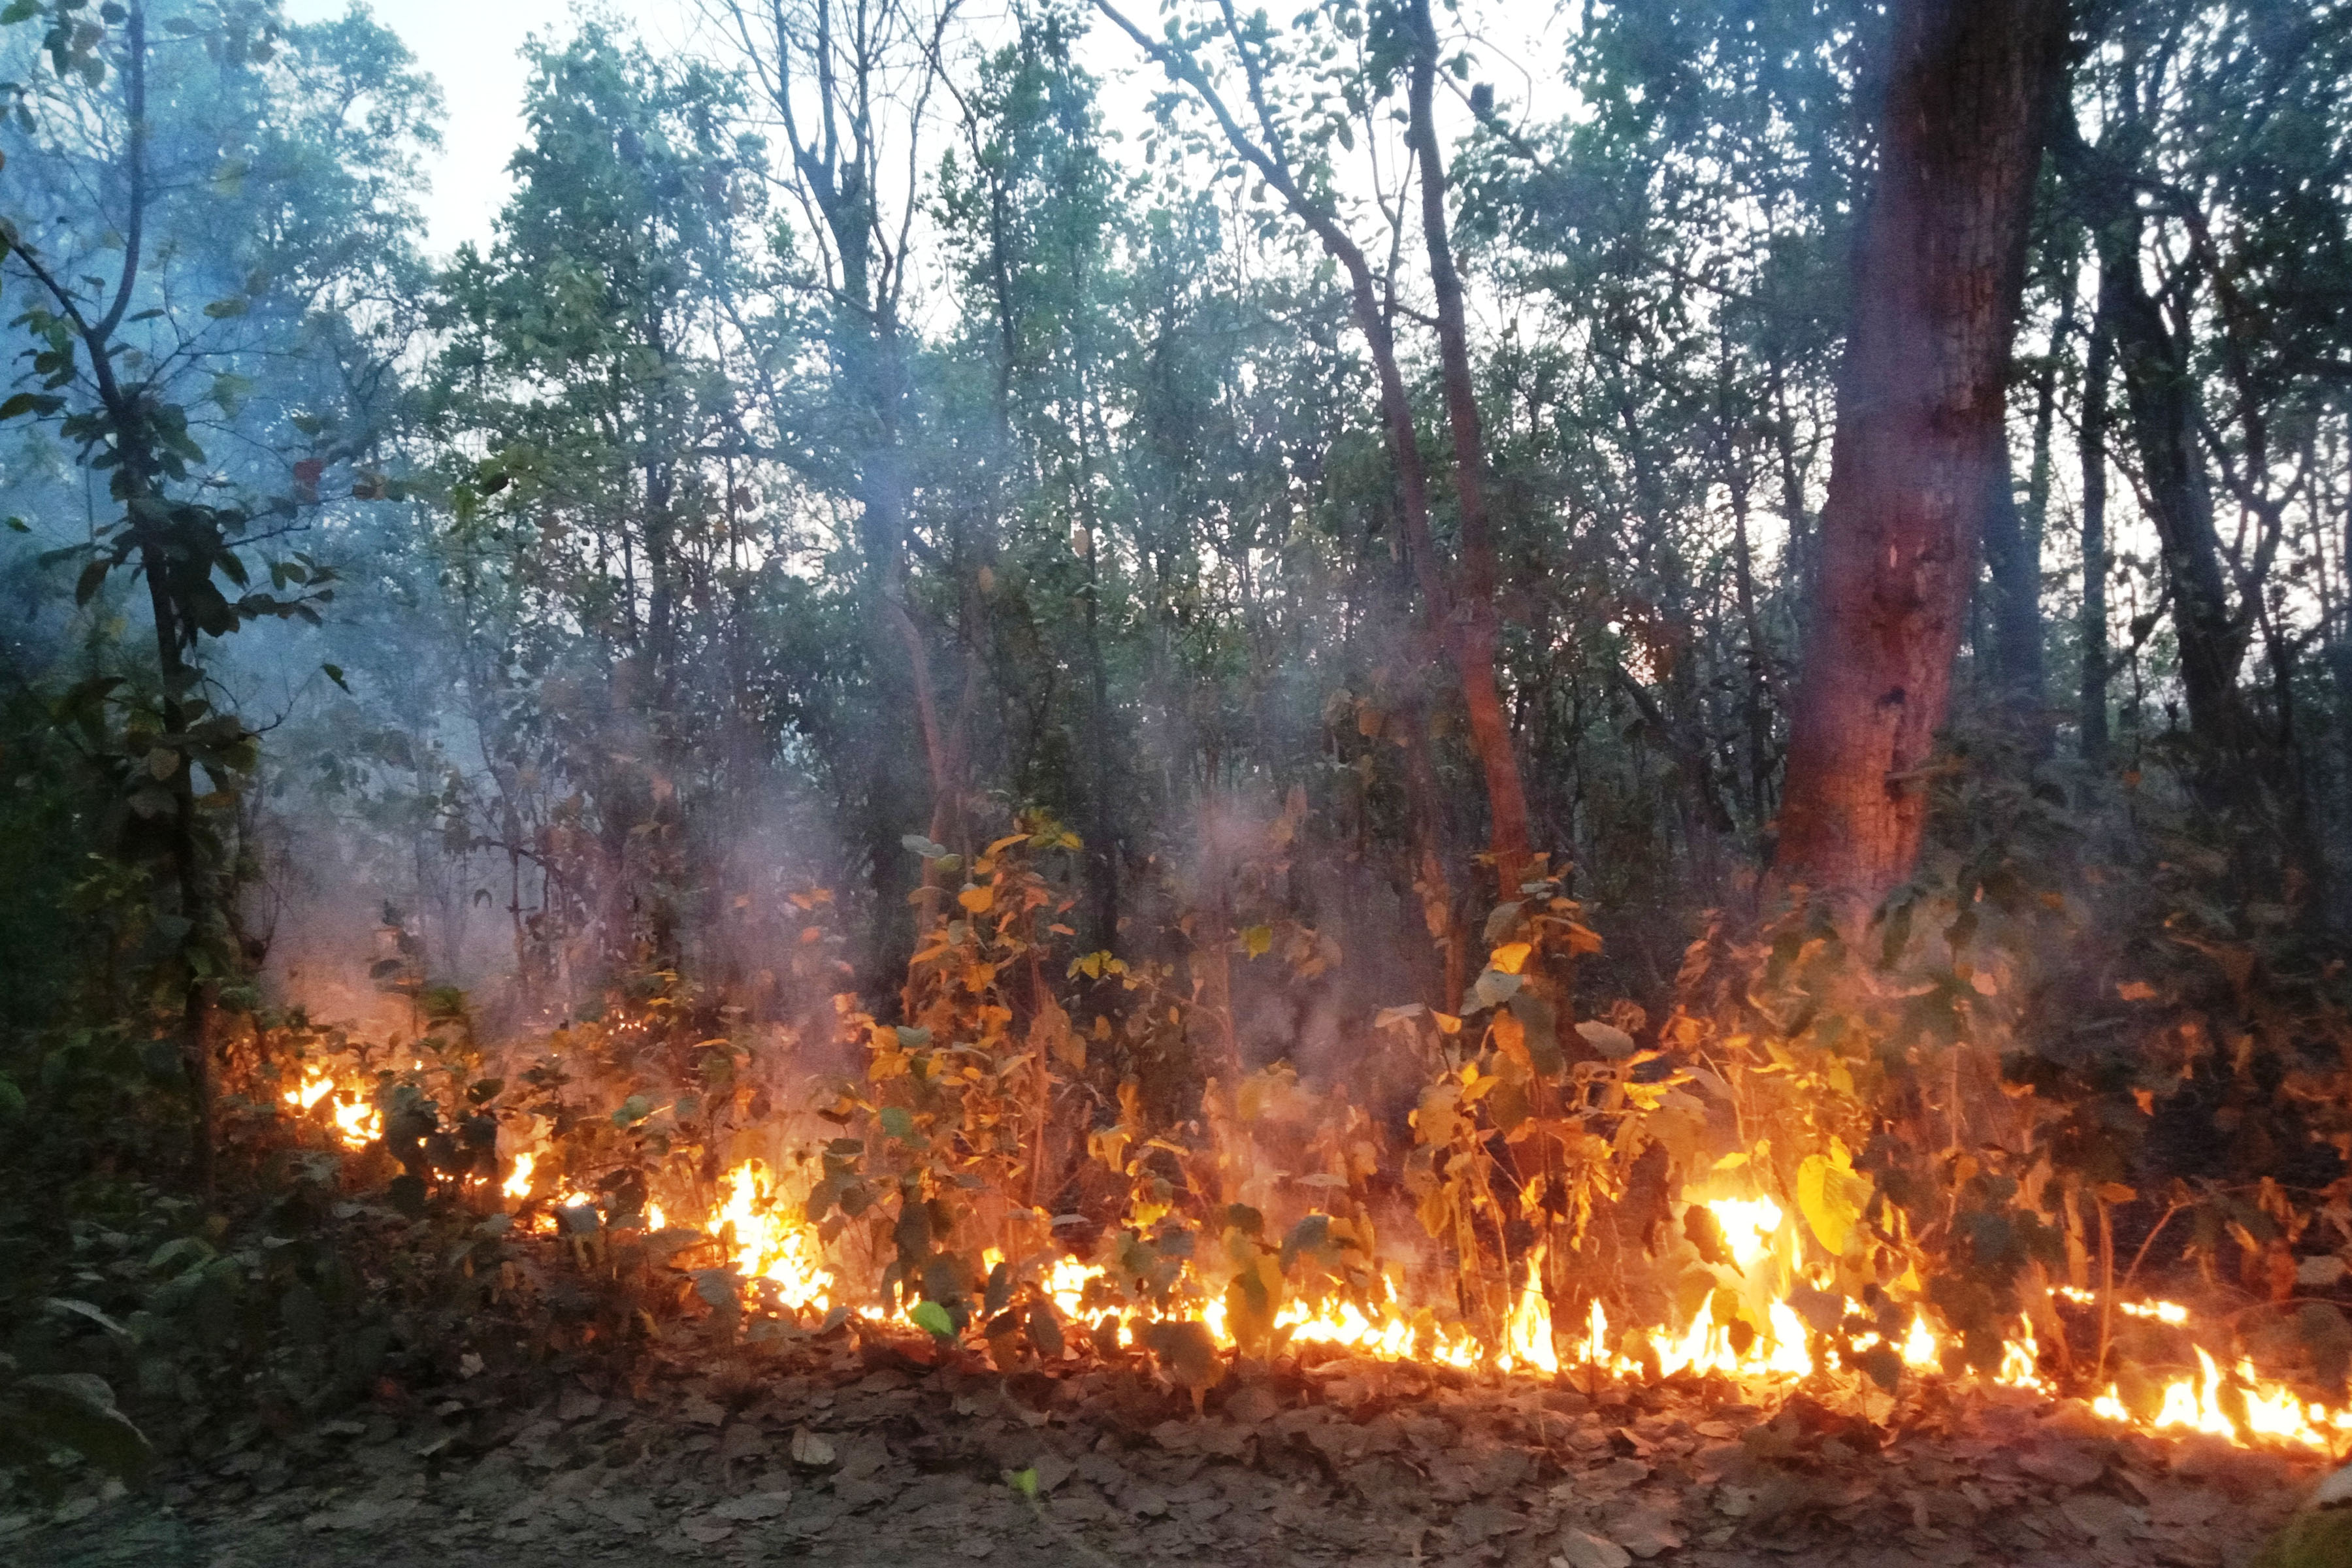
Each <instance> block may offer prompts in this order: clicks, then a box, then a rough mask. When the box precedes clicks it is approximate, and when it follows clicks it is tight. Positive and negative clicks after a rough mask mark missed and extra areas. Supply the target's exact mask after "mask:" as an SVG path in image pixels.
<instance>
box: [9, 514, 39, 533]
mask: <svg viewBox="0 0 2352 1568" xmlns="http://www.w3.org/2000/svg"><path fill="white" fill-rule="evenodd" d="M8 530H9V531H10V532H12V533H30V532H32V531H33V525H32V524H31V523H29V522H26V521H25V520H24V519H23V518H21V517H12V518H10V519H9V520H8Z"/></svg>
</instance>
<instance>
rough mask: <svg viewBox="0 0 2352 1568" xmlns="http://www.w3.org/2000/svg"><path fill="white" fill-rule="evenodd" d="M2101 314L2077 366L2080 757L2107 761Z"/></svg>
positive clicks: (2106, 348) (2108, 350) (2104, 345)
mask: <svg viewBox="0 0 2352 1568" xmlns="http://www.w3.org/2000/svg"><path fill="white" fill-rule="evenodd" d="M2112 342H2113V340H2112V338H2111V337H2110V336H2109V333H2108V322H2107V316H2106V312H2105V310H2101V311H2100V312H2098V314H2097V315H2096V317H2095V318H2094V320H2093V321H2092V323H2091V346H2090V350H2089V353H2087V354H2086V355H2085V356H2084V366H2083V627H2082V637H2083V697H2082V716H2081V720H2080V723H2081V727H2082V734H2083V760H2084V762H2086V763H2090V764H2091V765H2092V766H2094V767H2103V766H2105V763H2106V760H2107V664H2108V658H2107V377H2108V374H2109V373H2110V370H2111V364H2110V358H2111V355H2112V353H2113V348H2112Z"/></svg>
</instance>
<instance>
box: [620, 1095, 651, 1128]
mask: <svg viewBox="0 0 2352 1568" xmlns="http://www.w3.org/2000/svg"><path fill="white" fill-rule="evenodd" d="M653 1113H654V1102H653V1101H652V1100H647V1099H646V1097H645V1096H644V1095H642V1094H633V1095H631V1096H629V1098H628V1099H626V1100H623V1101H621V1109H620V1110H615V1111H614V1112H613V1125H614V1126H615V1127H627V1126H631V1125H633V1124H635V1123H636V1122H639V1121H644V1120H645V1119H646V1117H648V1116H651V1115H652V1114H653Z"/></svg>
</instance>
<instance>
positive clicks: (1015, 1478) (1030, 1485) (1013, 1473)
mask: <svg viewBox="0 0 2352 1568" xmlns="http://www.w3.org/2000/svg"><path fill="white" fill-rule="evenodd" d="M1004 1479H1006V1480H1007V1481H1010V1482H1011V1483H1012V1485H1013V1490H1014V1491H1016V1492H1019V1493H1020V1494H1021V1495H1022V1496H1023V1497H1024V1498H1027V1499H1028V1500H1030V1501H1031V1502H1035V1501H1036V1500H1037V1467H1036V1466H1034V1465H1032V1466H1030V1467H1029V1468H1027V1469H1025V1470H1007V1471H1005V1472H1004Z"/></svg>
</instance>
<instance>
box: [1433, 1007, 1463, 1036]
mask: <svg viewBox="0 0 2352 1568" xmlns="http://www.w3.org/2000/svg"><path fill="white" fill-rule="evenodd" d="M1429 1016H1431V1017H1432V1018H1433V1019H1435V1020H1436V1022H1437V1032H1438V1033H1439V1034H1441V1035H1458V1034H1460V1033H1461V1032H1462V1020H1461V1019H1459V1018H1457V1017H1455V1016H1454V1015H1453V1014H1451V1013H1440V1012H1438V1011H1436V1010H1435V1009H1434V1008H1433V1009H1431V1011H1430V1015H1429Z"/></svg>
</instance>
